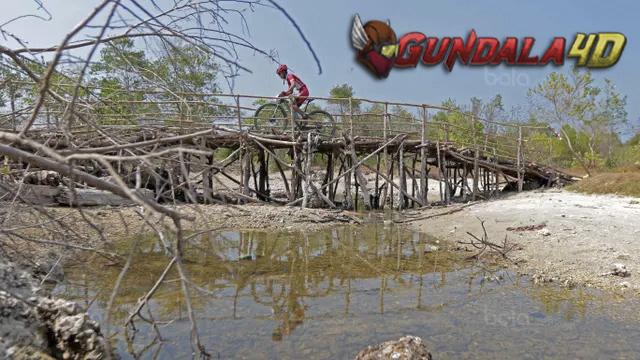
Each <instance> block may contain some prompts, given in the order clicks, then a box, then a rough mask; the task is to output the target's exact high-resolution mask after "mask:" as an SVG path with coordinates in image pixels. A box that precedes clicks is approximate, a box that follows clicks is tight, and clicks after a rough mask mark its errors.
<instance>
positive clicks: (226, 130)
mask: <svg viewBox="0 0 640 360" xmlns="http://www.w3.org/2000/svg"><path fill="white" fill-rule="evenodd" d="M93 90H94V91H95V93H94V94H101V93H104V92H105V91H106V90H107V89H100V88H95V89H93ZM108 90H109V93H110V94H111V96H110V97H105V96H101V97H99V98H98V99H97V100H96V99H92V98H91V97H90V96H87V99H86V100H84V101H79V102H78V104H77V106H78V109H79V110H77V111H76V112H75V113H73V114H70V113H69V112H68V109H67V108H64V107H61V106H60V105H59V104H58V103H46V104H45V107H46V111H44V112H42V113H43V114H44V115H42V116H41V118H38V119H36V121H35V125H38V127H39V128H40V129H35V128H34V129H32V130H30V132H29V134H30V136H31V138H33V139H34V140H36V141H37V142H38V143H40V144H43V143H45V142H46V144H47V147H48V148H49V149H51V150H53V151H55V153H56V154H57V155H61V156H66V157H67V158H75V159H74V161H75V163H76V164H77V165H78V169H79V170H81V171H83V172H87V173H90V174H94V175H101V174H105V175H106V174H107V173H108V171H107V168H105V166H103V165H102V163H100V162H99V161H98V160H97V159H98V158H99V157H101V158H102V159H105V158H107V159H109V160H110V162H111V163H112V165H114V166H113V167H114V169H115V170H112V171H111V174H110V175H112V176H113V175H115V174H114V173H113V172H114V171H115V172H117V175H120V176H121V177H123V178H124V180H125V181H126V182H127V183H128V184H129V185H130V186H132V187H134V186H142V187H147V188H149V189H152V190H154V192H155V195H156V199H164V200H176V199H177V200H183V201H187V202H228V201H231V202H247V201H248V202H272V203H280V204H290V205H298V204H301V205H302V206H312V205H313V204H317V205H313V206H327V207H332V208H333V207H338V206H340V205H342V207H345V208H354V207H357V204H358V201H354V200H357V199H360V200H362V201H363V204H364V206H365V207H367V208H383V207H386V206H390V207H394V208H398V207H400V208H406V207H409V206H424V205H428V204H429V203H430V199H433V198H434V197H433V196H431V197H429V196H428V193H429V184H428V182H429V179H436V180H441V181H442V182H438V186H437V188H438V190H437V191H439V193H438V196H437V198H439V199H440V201H441V202H442V203H449V202H451V201H452V200H453V199H455V198H458V197H461V198H463V199H467V198H473V199H475V198H476V197H486V196H488V195H490V194H492V193H495V192H497V191H501V190H502V189H503V188H505V187H506V188H508V189H517V190H519V191H521V190H523V189H524V188H527V187H538V186H551V185H554V184H562V183H565V182H568V181H571V180H573V178H572V177H571V176H569V175H566V174H563V173H561V172H558V171H556V170H554V169H553V168H551V167H550V166H543V165H540V163H544V162H547V163H549V162H550V159H549V156H550V155H549V154H550V152H551V150H552V149H551V146H552V143H553V142H552V138H551V137H549V129H548V128H546V127H540V126H526V125H519V124H512V123H499V122H495V121H490V120H486V119H482V118H480V117H478V116H475V115H473V114H467V113H463V112H460V111H457V110H453V109H447V108H443V107H438V106H431V105H425V104H420V105H418V104H403V103H392V102H377V101H371V100H366V99H354V98H350V99H326V98H316V99H315V101H314V103H313V104H312V105H311V106H310V108H314V109H319V108H324V109H327V110H329V111H330V112H331V115H332V117H333V118H334V119H335V121H336V125H337V131H336V133H335V135H333V136H331V137H328V136H326V135H325V134H324V133H322V132H320V133H314V132H313V131H311V132H305V131H299V130H298V129H296V127H295V126H293V124H294V123H295V122H296V121H297V122H299V123H300V122H303V121H305V120H294V118H293V116H292V115H291V114H292V112H290V111H289V115H286V116H285V117H286V118H283V117H277V116H276V118H277V119H276V120H280V121H288V123H287V124H288V125H286V126H285V130H284V131H283V130H282V127H277V128H276V127H270V126H269V124H271V123H272V122H269V121H266V120H265V119H264V118H262V116H263V115H260V116H255V114H254V112H255V109H256V108H257V107H258V105H260V104H262V103H264V101H265V100H264V98H260V97H257V96H243V95H225V94H190V93H180V94H175V93H165V92H158V91H124V90H114V89H108ZM134 95H135V96H134ZM96 96H97V95H96ZM322 101H326V103H325V106H322V107H321V105H323V104H322ZM363 103H368V104H371V107H370V110H368V112H362V111H355V110H354V107H355V106H356V105H357V104H363ZM312 110H313V109H312ZM23 114H24V117H25V118H26V117H27V116H28V115H29V112H28V111H25V112H23ZM261 114H262V113H261ZM18 115H20V114H18ZM258 117H259V119H258ZM268 120H273V119H268ZM309 121H310V122H313V121H314V120H313V119H312V120H309ZM258 122H259V123H260V125H258ZM20 123H21V120H20V118H19V117H18V118H17V119H16V118H15V116H14V118H13V124H14V126H15V125H16V124H20ZM35 125H34V126H35ZM5 127H6V124H5ZM16 130H19V127H16ZM1 139H2V140H3V141H14V140H16V138H15V136H14V137H12V135H11V134H10V132H5V133H3V136H2V137H1ZM17 143H18V144H19V145H20V148H21V149H22V150H24V151H25V152H27V153H31V154H33V153H35V152H37V151H38V145H37V143H35V142H29V141H26V140H24V141H17ZM3 149H4V148H3ZM0 154H2V155H5V156H8V157H10V158H15V159H17V158H20V159H21V160H22V161H26V162H28V163H30V164H31V165H32V167H35V168H38V167H41V168H45V169H47V170H61V169H60V168H56V167H55V166H53V168H52V166H48V165H47V164H46V162H45V161H43V159H41V158H40V157H39V156H43V157H44V158H47V157H54V155H52V154H50V153H49V152H44V155H38V156H31V157H28V156H26V155H25V154H24V153H23V152H19V151H16V150H14V151H10V150H7V149H4V150H3V151H2V152H0ZM141 156H142V157H143V158H141ZM45 160H46V159H45ZM49 165H50V164H49ZM319 167H321V168H322V169H323V170H322V171H314V170H312V168H315V169H318V168H319ZM62 173H63V174H64V172H63V171H62ZM274 174H275V177H274ZM318 174H320V176H318ZM367 175H368V176H367ZM83 179H86V178H82V177H80V180H83ZM276 182H277V183H280V187H281V188H282V191H280V192H279V193H278V192H277V191H273V189H272V187H274V188H275V186H273V184H274V183H276ZM89 185H93V186H96V182H95V181H94V182H93V183H90V184H89ZM339 186H340V189H342V193H340V191H339ZM432 191H433V188H432ZM394 192H395V194H396V196H394ZM383 199H384V200H383Z"/></svg>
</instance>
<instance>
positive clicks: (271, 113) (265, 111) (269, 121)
mask: <svg viewBox="0 0 640 360" xmlns="http://www.w3.org/2000/svg"><path fill="white" fill-rule="evenodd" d="M288 120H289V119H288V117H287V113H286V112H285V111H284V108H283V107H282V106H280V104H273V103H269V104H264V105H262V106H260V107H259V108H258V110H256V113H255V115H254V117H253V121H254V125H255V126H254V129H255V130H257V131H264V132H267V133H274V134H282V133H283V132H284V131H285V130H286V129H287V124H288V123H289V121H288Z"/></svg>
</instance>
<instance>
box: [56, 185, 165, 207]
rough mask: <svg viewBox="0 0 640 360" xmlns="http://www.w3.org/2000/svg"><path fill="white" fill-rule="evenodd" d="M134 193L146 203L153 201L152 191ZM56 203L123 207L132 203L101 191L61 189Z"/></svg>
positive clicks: (145, 190) (139, 190) (144, 190)
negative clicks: (146, 201)
mask: <svg viewBox="0 0 640 360" xmlns="http://www.w3.org/2000/svg"><path fill="white" fill-rule="evenodd" d="M134 193H135V194H136V195H137V196H138V197H140V198H142V199H146V200H148V201H152V199H153V191H151V190H149V189H138V190H135V191H134ZM56 200H57V202H58V203H59V204H61V205H69V206H105V205H108V206H123V205H132V204H134V202H133V201H131V200H130V199H127V198H123V197H121V196H118V195H115V194H112V193H110V192H107V191H103V190H96V189H73V190H71V189H69V188H62V189H61V190H60V193H59V194H58V196H57V199H56Z"/></svg>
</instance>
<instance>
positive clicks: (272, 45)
mask: <svg viewBox="0 0 640 360" xmlns="http://www.w3.org/2000/svg"><path fill="white" fill-rule="evenodd" d="M69 3H70V2H69V1H68V0H45V4H46V5H47V8H48V10H49V11H50V12H51V13H52V15H53V20H52V21H50V22H47V23H43V22H33V21H32V22H30V21H29V20H24V21H22V22H17V23H15V24H12V25H11V27H10V29H11V30H13V31H15V32H16V33H20V34H24V37H26V38H27V39H30V40H31V41H32V44H33V45H52V44H57V43H58V42H59V41H60V39H61V38H62V36H64V34H66V33H67V32H68V31H69V30H70V29H71V28H72V27H73V26H74V25H75V24H76V23H77V22H78V21H79V20H80V19H81V17H82V16H83V15H86V14H87V12H88V11H90V10H91V9H92V8H93V7H95V5H96V4H97V1H87V0H84V1H82V2H74V3H75V5H74V6H69V5H68V4H69ZM78 3H80V4H78ZM279 4H280V5H282V6H283V7H284V8H285V9H286V10H287V11H288V12H289V14H290V15H291V16H292V17H293V18H294V20H295V21H296V22H297V23H298V24H299V26H300V28H301V29H302V31H303V32H304V34H305V36H306V37H307V38H308V40H309V41H310V42H311V44H312V46H313V48H314V50H315V51H316V53H317V54H318V57H319V59H320V62H321V66H322V74H318V67H317V65H316V63H315V61H314V59H313V56H312V55H311V53H310V52H309V51H308V50H307V48H306V44H305V43H304V41H303V40H302V38H301V37H300V36H299V35H298V34H297V33H296V31H295V30H294V28H293V27H292V25H291V24H290V23H289V21H288V20H287V19H286V17H285V16H284V15H282V14H280V13H279V11H278V10H276V9H271V8H263V7H259V8H256V11H255V12H254V13H247V14H246V19H247V21H248V23H249V29H250V34H249V35H248V38H249V40H250V41H251V42H253V43H254V44H256V45H258V47H260V48H263V49H275V50H277V52H278V54H279V58H280V60H281V62H283V63H286V64H287V65H288V66H289V67H290V68H292V69H293V71H294V72H295V74H297V75H298V76H300V77H301V78H302V79H303V80H304V81H305V82H306V83H307V85H308V86H309V90H310V92H311V95H312V96H313V95H316V96H328V94H329V90H330V89H331V87H332V86H334V85H337V84H342V83H345V82H346V83H349V84H351V85H352V86H353V88H354V89H355V92H356V96H358V97H364V98H370V99H374V100H388V101H400V102H411V103H427V104H439V103H440V102H442V101H443V100H445V99H447V98H449V97H452V98H455V99H457V100H458V101H460V102H468V100H469V99H470V98H471V97H472V96H477V97H480V98H483V99H488V98H490V97H492V96H494V95H495V94H497V93H500V94H502V95H503V98H504V102H505V104H506V105H507V106H511V105H515V104H525V102H526V99H525V94H526V91H527V89H528V88H529V87H533V86H534V85H535V84H537V83H538V82H540V81H541V80H543V79H544V78H545V77H546V76H547V75H548V74H549V73H550V72H552V71H562V72H566V71H568V70H569V65H570V64H573V63H574V62H575V60H574V59H565V66H562V67H555V66H553V65H548V66H546V67H526V68H524V67H508V66H505V65H501V66H498V67H485V66H481V67H468V66H464V65H461V64H460V63H456V65H455V66H454V68H453V71H452V72H448V71H445V69H444V66H443V65H442V64H439V65H437V66H434V67H427V66H425V65H423V64H420V63H419V64H418V66H417V68H415V69H414V68H409V69H399V68H394V69H392V71H391V74H390V75H389V77H388V78H387V79H384V80H378V79H375V78H373V77H372V76H371V75H370V74H369V73H368V72H367V71H366V70H365V69H364V68H362V67H361V65H360V64H359V63H357V61H356V59H355V51H354V49H353V47H352V46H351V42H350V37H349V34H350V30H351V24H352V21H353V17H354V15H355V13H359V14H360V17H361V18H362V21H363V22H367V21H368V20H386V19H390V21H391V25H392V27H393V29H394V31H395V32H396V34H397V35H398V36H401V35H403V34H405V33H408V32H414V31H417V32H422V33H424V34H425V35H427V36H436V37H440V38H441V37H455V36H461V37H463V38H465V39H466V37H467V36H468V34H469V32H470V31H471V29H475V30H476V32H477V35H478V36H480V37H481V36H486V37H496V38H498V39H499V40H501V41H502V40H503V39H504V38H506V37H510V36H513V37H517V38H518V39H523V38H524V37H535V38H536V43H535V45H534V47H533V50H532V55H542V54H543V53H544V51H545V50H546V48H547V47H548V45H549V44H550V42H551V40H552V39H553V38H554V37H565V38H566V39H567V50H568V47H569V46H570V45H571V43H572V42H573V40H574V39H575V35H576V33H577V32H583V33H592V32H593V33H595V32H608V31H611V32H621V33H623V34H625V35H626V37H627V45H626V47H625V50H624V53H623V54H622V57H621V58H620V60H619V62H618V63H617V64H616V65H615V66H613V67H612V68H609V69H597V70H594V71H593V73H594V76H595V78H596V79H597V80H598V81H602V79H603V78H604V77H608V78H610V79H611V80H613V82H614V83H615V84H616V85H617V90H618V91H620V92H621V93H623V94H626V95H628V106H627V111H628V113H629V120H631V121H637V119H638V118H639V117H640V89H638V86H637V84H638V80H640V69H639V68H638V65H637V64H636V63H637V59H638V58H640V47H638V45H637V42H636V39H638V38H640V29H639V28H638V26H637V25H636V24H637V22H636V21H637V20H636V17H637V14H639V13H640V3H638V2H633V1H624V2H623V1H608V2H605V1H593V0H581V1H546V0H543V1H529V2H524V1H512V0H500V1H498V0H483V1H461V0H458V1H437V2H436V1H424V0H423V1H397V2H390V1H371V0H367V1H365V0H350V1H343V0H342V1H339V0H322V1H310V0H296V1H279ZM3 7H4V9H3V12H4V15H2V19H0V22H2V20H5V19H7V18H8V16H9V15H11V14H20V13H25V12H27V10H28V9H33V8H35V3H34V2H32V1H27V0H21V1H12V2H8V4H5V5H3ZM29 24H37V26H29ZM230 26H231V28H233V27H235V28H236V29H238V30H239V27H238V25H237V23H236V24H233V23H232V24H231V25H230ZM0 41H2V42H5V41H4V40H3V39H0ZM240 55H241V61H242V64H243V65H244V66H246V67H248V68H250V69H251V70H252V72H253V73H252V74H243V75H242V76H241V77H239V78H237V79H236V85H235V92H237V93H249V94H256V95H275V94H277V93H278V92H279V91H280V90H282V89H283V84H282V81H281V80H279V78H277V76H276V74H275V68H276V65H275V64H274V63H272V62H270V61H268V60H267V59H265V57H264V56H262V55H259V54H258V55H256V54H254V53H253V52H250V51H241V52H240ZM493 76H500V79H501V80H502V81H503V84H500V83H492V82H491V80H492V79H494V77H493ZM505 83H508V85H505Z"/></svg>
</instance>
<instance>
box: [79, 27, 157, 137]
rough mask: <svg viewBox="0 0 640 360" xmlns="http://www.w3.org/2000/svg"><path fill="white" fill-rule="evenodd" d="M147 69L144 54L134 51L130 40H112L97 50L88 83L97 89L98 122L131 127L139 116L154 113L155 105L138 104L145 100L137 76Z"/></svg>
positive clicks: (143, 83) (144, 83)
mask: <svg viewBox="0 0 640 360" xmlns="http://www.w3.org/2000/svg"><path fill="white" fill-rule="evenodd" d="M150 67H151V62H150V61H149V60H148V59H147V57H146V54H145V52H144V51H143V50H139V49H136V47H135V44H134V42H133V40H131V39H119V40H115V41H113V42H110V43H108V44H107V45H106V46H105V47H104V48H103V49H102V50H101V51H100V59H99V60H98V61H97V62H96V63H95V64H94V65H92V66H91V69H90V72H89V74H90V76H91V82H92V83H93V84H95V85H96V86H98V87H99V88H100V90H99V91H98V92H97V93H96V95H97V96H98V99H99V106H98V107H97V108H96V109H95V113H96V114H97V115H98V116H99V117H101V121H100V122H101V123H103V124H132V123H134V122H135V121H137V120H139V118H140V117H141V116H142V117H146V116H147V115H150V114H154V113H157V106H154V105H149V104H144V103H141V102H142V101H144V100H147V99H146V97H145V94H144V93H142V92H139V90H143V89H145V88H147V87H148V81H147V80H146V79H145V78H144V77H143V76H141V75H140V74H141V73H144V72H145V71H148V70H149V69H150ZM143 114H144V115H143Z"/></svg>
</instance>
